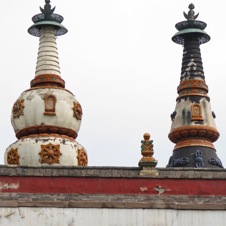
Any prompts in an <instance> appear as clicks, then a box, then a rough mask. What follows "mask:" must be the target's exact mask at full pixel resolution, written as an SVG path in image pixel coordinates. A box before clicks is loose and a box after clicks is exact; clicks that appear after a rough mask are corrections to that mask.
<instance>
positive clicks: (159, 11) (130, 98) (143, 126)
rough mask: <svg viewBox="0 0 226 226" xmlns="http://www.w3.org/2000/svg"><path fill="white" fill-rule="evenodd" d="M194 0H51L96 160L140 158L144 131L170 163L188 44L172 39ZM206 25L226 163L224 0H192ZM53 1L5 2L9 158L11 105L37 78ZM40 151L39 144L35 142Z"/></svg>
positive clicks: (4, 112) (64, 62) (65, 67)
mask: <svg viewBox="0 0 226 226" xmlns="http://www.w3.org/2000/svg"><path fill="white" fill-rule="evenodd" d="M190 3H191V2H190V1H186V0H171V1H166V0H158V1H156V0H67V1H62V0H52V1H51V4H52V6H56V11H55V12H56V13H58V14H61V15H62V16H63V17H64V21H63V25H64V26H66V27H67V29H68V30H69V32H68V33H67V34H66V35H64V36H62V37H59V38H58V39H57V42H58V50H59V57H60V65H61V73H62V78H63V79H64V80H65V81H66V88H67V89H69V90H70V91H72V92H73V93H74V94H75V96H76V98H77V100H78V101H79V102H80V103H81V105H82V107H83V112H84V115H83V121H82V125H81V129H80V132H79V136H78V138H77V140H78V142H79V143H81V144H82V145H83V146H84V147H85V148H86V149H87V152H88V156H89V165H90V166H92V165H96V166H98V165H99V166H101V165H104V166H137V164H138V161H139V160H140V158H141V154H140V141H141V139H142V138H143V134H144V133H145V132H149V133H150V134H151V136H152V137H151V138H152V139H153V140H154V150H155V154H154V157H155V158H156V159H157V160H158V161H159V164H158V166H159V167H164V166H166V164H167V162H168V159H169V157H170V155H171V154H172V150H173V147H174V144H173V143H171V142H170V141H169V140H168V133H169V131H170V126H171V120H170V114H171V113H172V112H173V111H174V108H175V105H176V97H177V86H178V85H179V79H180V68H181V61H182V47H181V46H179V45H177V44H175V43H173V42H172V41H171V37H172V36H173V35H174V34H175V33H176V29H175V27H174V26H175V24H176V23H177V22H180V21H182V20H185V18H184V17H183V11H185V12H187V11H188V5H189V4H190ZM193 3H194V4H195V12H196V13H198V12H199V13H200V15H199V17H198V19H199V20H202V21H205V22H206V23H207V28H206V29H205V31H206V32H207V33H208V34H209V35H210V36H211V40H210V42H208V43H207V44H204V45H202V46H201V51H202V59H203V64H204V71H205V76H206V82H207V85H208V86H209V96H210V98H211V106H212V110H213V111H214V112H215V113H216V116H217V117H216V124H217V128H218V130H219V132H220V134H221V136H220V138H219V139H218V141H217V142H216V143H215V147H216V149H217V154H218V156H219V157H220V158H221V160H222V162H223V164H224V165H226V152H225V147H226V117H225V114H226V106H225V105H226V100H225V97H226V88H225V81H226V79H225V77H226V72H225V65H226V56H225V52H226V32H225V27H226V24H225V21H226V19H225V8H226V2H225V1H224V0H215V1H214V4H213V2H212V1H209V2H208V1H204V0H199V1H193ZM39 6H42V7H43V6H44V0H19V1H18V0H11V1H3V0H2V3H1V9H2V10H1V14H0V23H1V36H0V59H1V60H0V69H1V89H0V93H1V95H0V104H1V111H0V164H3V156H4V152H5V149H6V148H7V147H8V146H9V145H10V144H11V143H13V142H15V141H16V138H15V134H14V131H13V129H12V126H11V122H10V115H11V109H12V106H13V104H14V102H15V101H16V100H17V98H18V97H19V95H20V94H21V93H22V92H23V91H24V90H26V89H28V88H29V86H30V80H32V79H33V77H34V76H35V73H34V72H35V66H36V57H37V52H38V44H39V40H38V38H36V37H33V36H30V35H29V34H28V33H27V29H28V27H29V26H30V25H32V21H31V17H32V16H33V15H35V14H37V13H39ZM31 151H32V150H31Z"/></svg>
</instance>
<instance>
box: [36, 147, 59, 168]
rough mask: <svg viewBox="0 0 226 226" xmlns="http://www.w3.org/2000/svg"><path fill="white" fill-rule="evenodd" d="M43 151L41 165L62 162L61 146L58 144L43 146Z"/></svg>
mask: <svg viewBox="0 0 226 226" xmlns="http://www.w3.org/2000/svg"><path fill="white" fill-rule="evenodd" d="M41 148H42V149H41V151H40V152H39V155H40V156H41V163H47V164H49V165H51V164H54V163H59V162H60V160H59V159H60V156H61V155H62V154H61V152H60V145H59V144H57V145H55V144H51V143H49V144H46V145H41Z"/></svg>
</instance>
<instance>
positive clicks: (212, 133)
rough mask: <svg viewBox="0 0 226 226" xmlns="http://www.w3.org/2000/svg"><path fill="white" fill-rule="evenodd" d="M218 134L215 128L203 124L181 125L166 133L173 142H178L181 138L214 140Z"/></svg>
mask: <svg viewBox="0 0 226 226" xmlns="http://www.w3.org/2000/svg"><path fill="white" fill-rule="evenodd" d="M219 136H220V134H219V132H218V131H217V130H216V129H215V128H213V127H210V126H203V125H190V126H181V127H179V128H176V129H173V130H172V131H171V132H170V133H169V135H168V137H169V139H170V140H171V141H172V142H173V143H178V142H179V141H181V140H183V139H190V138H195V139H206V140H209V141H211V142H215V141H216V140H217V139H218V138H219Z"/></svg>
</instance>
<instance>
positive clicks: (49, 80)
mask: <svg viewBox="0 0 226 226" xmlns="http://www.w3.org/2000/svg"><path fill="white" fill-rule="evenodd" d="M37 86H38V87H43V86H50V87H62V88H64V87H65V82H64V80H63V79H62V78H61V77H60V76H59V75H52V74H44V75H38V76H36V77H35V78H34V79H33V80H31V88H33V87H37Z"/></svg>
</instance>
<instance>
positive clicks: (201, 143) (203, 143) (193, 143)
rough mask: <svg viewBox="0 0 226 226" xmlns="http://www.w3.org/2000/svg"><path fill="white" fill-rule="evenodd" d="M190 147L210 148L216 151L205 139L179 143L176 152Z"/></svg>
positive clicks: (187, 140)
mask: <svg viewBox="0 0 226 226" xmlns="http://www.w3.org/2000/svg"><path fill="white" fill-rule="evenodd" d="M188 146H189V147H190V146H202V147H209V148H213V149H215V147H214V145H213V144H212V142H211V141H208V140H205V139H186V140H182V141H179V142H178V143H177V144H176V145H175V147H174V150H176V149H178V148H184V147H188Z"/></svg>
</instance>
